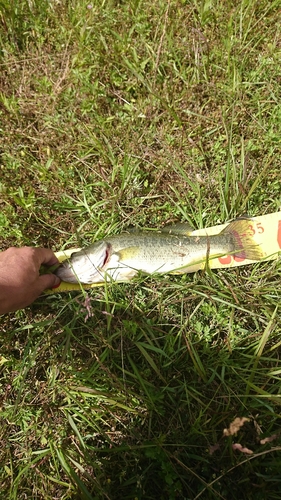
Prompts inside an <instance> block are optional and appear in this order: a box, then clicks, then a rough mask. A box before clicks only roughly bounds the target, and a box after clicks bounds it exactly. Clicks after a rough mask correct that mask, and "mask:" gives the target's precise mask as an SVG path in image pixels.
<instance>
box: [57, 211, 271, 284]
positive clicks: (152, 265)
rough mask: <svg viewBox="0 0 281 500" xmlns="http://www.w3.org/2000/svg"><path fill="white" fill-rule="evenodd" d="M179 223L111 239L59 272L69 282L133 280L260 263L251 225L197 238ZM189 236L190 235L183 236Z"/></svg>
mask: <svg viewBox="0 0 281 500" xmlns="http://www.w3.org/2000/svg"><path fill="white" fill-rule="evenodd" d="M184 226H185V225H182V226H181V225H180V224H177V225H176V226H171V228H170V229H169V228H165V230H164V231H163V232H150V231H140V232H133V233H122V234H120V235H115V236H109V237H106V238H105V239H104V240H100V241H97V242H95V243H93V244H92V245H90V246H88V247H85V248H84V249H82V250H80V251H78V252H75V253H73V254H72V255H71V257H70V259H68V260H67V261H65V262H63V263H62V264H61V265H60V266H59V267H58V269H57V270H56V274H57V276H59V278H60V279H61V280H62V281H66V282H68V283H79V282H80V283H82V284H92V283H102V282H104V281H128V280H130V279H132V278H133V277H134V276H135V275H136V274H137V273H138V272H143V273H147V274H154V273H161V274H165V273H172V274H183V273H189V272H194V271H197V270H198V269H200V268H201V269H202V268H203V267H204V266H205V265H206V264H207V263H208V261H209V260H211V259H214V258H216V257H222V256H224V255H229V254H231V255H233V256H236V257H240V258H244V259H249V260H260V259H261V258H262V257H263V252H262V250H261V248H260V247H259V246H258V245H257V244H256V243H255V241H254V240H253V238H252V232H251V221H250V220H247V219H246V220H236V221H234V222H231V223H230V224H229V225H228V226H227V227H226V228H225V229H223V231H221V232H220V233H219V234H217V235H212V236H192V234H190V231H189V232H188V231H186V229H185V230H184V231H183V230H182V227H184ZM183 232H184V233H185V234H183Z"/></svg>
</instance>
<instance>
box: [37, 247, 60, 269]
mask: <svg viewBox="0 0 281 500" xmlns="http://www.w3.org/2000/svg"><path fill="white" fill-rule="evenodd" d="M33 250H34V253H35V255H36V259H37V261H38V264H39V265H41V264H45V265H46V266H53V265H55V264H59V261H58V259H57V257H56V256H55V254H54V252H53V251H52V250H50V249H49V248H40V247H36V248H34V249H33Z"/></svg>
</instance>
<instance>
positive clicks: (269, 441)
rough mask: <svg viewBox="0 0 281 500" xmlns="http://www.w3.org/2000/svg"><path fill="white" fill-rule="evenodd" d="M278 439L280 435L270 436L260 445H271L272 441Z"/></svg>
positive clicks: (262, 440)
mask: <svg viewBox="0 0 281 500" xmlns="http://www.w3.org/2000/svg"><path fill="white" fill-rule="evenodd" d="M278 437H279V434H272V436H268V437H267V438H264V439H261V440H260V444H266V443H271V441H274V439H277V438H278Z"/></svg>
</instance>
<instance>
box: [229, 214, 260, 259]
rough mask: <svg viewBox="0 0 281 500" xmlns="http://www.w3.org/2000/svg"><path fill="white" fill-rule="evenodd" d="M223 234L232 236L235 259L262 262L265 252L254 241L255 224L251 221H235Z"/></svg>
mask: <svg viewBox="0 0 281 500" xmlns="http://www.w3.org/2000/svg"><path fill="white" fill-rule="evenodd" d="M221 233H223V234H230V235H231V236H232V237H233V245H234V249H233V254H234V256H235V257H238V258H241V259H249V260H261V259H262V258H263V257H264V252H263V251H262V249H261V247H260V245H258V244H257V243H256V241H255V239H254V235H255V231H254V224H253V221H252V220H251V219H238V220H235V221H234V222H231V223H230V224H229V225H228V226H227V227H226V228H225V229H223V230H222V232H221Z"/></svg>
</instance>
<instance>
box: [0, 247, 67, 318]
mask: <svg viewBox="0 0 281 500" xmlns="http://www.w3.org/2000/svg"><path fill="white" fill-rule="evenodd" d="M42 264H44V265H46V266H53V265H54V264H58V259H57V258H56V256H55V254H54V253H53V252H52V250H49V249H47V248H32V247H22V248H14V247H11V248H8V250H5V251H4V252H0V314H5V313H7V312H12V311H16V310H17V309H22V308H23V307H26V306H28V305H29V304H31V303H32V302H33V301H34V300H35V299H36V298H37V297H38V296H39V295H40V294H41V293H42V292H43V291H44V290H46V289H47V288H55V287H56V286H58V285H59V284H60V279H59V278H58V277H57V276H55V275H54V274H42V275H41V276H40V275H39V269H40V266H41V265H42Z"/></svg>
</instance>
